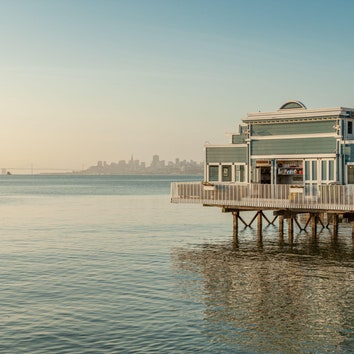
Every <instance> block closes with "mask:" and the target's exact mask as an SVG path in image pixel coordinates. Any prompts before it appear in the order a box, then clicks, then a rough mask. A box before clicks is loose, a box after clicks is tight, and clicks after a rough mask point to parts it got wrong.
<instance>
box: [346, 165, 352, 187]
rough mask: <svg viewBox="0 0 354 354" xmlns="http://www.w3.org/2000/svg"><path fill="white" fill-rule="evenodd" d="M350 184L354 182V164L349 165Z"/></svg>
mask: <svg viewBox="0 0 354 354" xmlns="http://www.w3.org/2000/svg"><path fill="white" fill-rule="evenodd" d="M347 167H348V169H347V173H348V184H354V165H348V166H347Z"/></svg>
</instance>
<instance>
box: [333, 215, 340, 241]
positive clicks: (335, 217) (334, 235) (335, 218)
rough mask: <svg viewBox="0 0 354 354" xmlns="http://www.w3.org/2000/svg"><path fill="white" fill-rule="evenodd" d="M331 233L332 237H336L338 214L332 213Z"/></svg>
mask: <svg viewBox="0 0 354 354" xmlns="http://www.w3.org/2000/svg"><path fill="white" fill-rule="evenodd" d="M332 217H333V235H332V237H333V238H334V239H337V238H338V224H339V218H338V214H333V216H332Z"/></svg>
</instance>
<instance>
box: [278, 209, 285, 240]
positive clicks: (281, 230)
mask: <svg viewBox="0 0 354 354" xmlns="http://www.w3.org/2000/svg"><path fill="white" fill-rule="evenodd" d="M279 241H280V242H281V243H283V242H284V215H279Z"/></svg>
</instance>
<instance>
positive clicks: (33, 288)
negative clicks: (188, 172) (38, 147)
mask: <svg viewBox="0 0 354 354" xmlns="http://www.w3.org/2000/svg"><path fill="white" fill-rule="evenodd" d="M172 180H173V181H178V180H180V181H184V180H196V178H195V177H157V176H155V177H147V176H98V177H94V176H1V178H0V213H1V223H0V240H1V249H0V252H1V257H0V299H1V302H0V315H1V322H0V334H1V337H0V352H3V353H194V352H203V353H296V352H305V353H314V352H316V353H328V352H334V353H350V352H354V308H353V304H354V291H353V290H354V283H353V280H354V248H353V247H352V243H351V229H350V227H349V226H348V225H340V234H339V239H338V242H336V243H335V244H334V243H333V242H331V237H330V231H328V230H324V231H323V232H322V233H321V235H320V237H319V242H317V243H315V244H314V243H312V242H310V241H309V240H310V237H309V236H308V235H306V234H305V233H301V234H297V235H296V237H295V244H294V245H293V246H292V247H291V246H290V245H287V244H286V242H285V244H279V243H278V236H277V228H276V227H273V226H270V227H268V228H266V229H265V231H264V242H263V244H258V243H257V241H256V240H257V236H256V230H254V229H249V228H248V229H245V230H242V231H241V232H240V239H239V241H240V243H239V246H238V247H237V248H236V247H235V246H234V245H233V243H232V220H231V216H230V215H229V214H222V213H221V212H220V210H219V209H217V208H203V207H201V206H198V205H173V204H170V201H169V186H170V182H171V181H172ZM245 217H247V215H246V216H245ZM250 217H252V215H250Z"/></svg>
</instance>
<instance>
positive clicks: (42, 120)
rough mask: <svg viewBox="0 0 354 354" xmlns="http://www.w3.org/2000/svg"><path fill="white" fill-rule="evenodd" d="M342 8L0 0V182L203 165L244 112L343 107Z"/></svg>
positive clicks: (337, 0)
mask: <svg viewBox="0 0 354 354" xmlns="http://www.w3.org/2000/svg"><path fill="white" fill-rule="evenodd" d="M353 13H354V1H351V0H333V1H330V0H296V1H295V0H294V1H292V0H247V1H244V0H240V1H239V0H214V1H211V0H60V1H55V0H0V48H1V51H0V53H1V55H0V117H1V132H0V146H1V153H0V168H9V169H11V168H13V169H17V168H27V167H31V168H37V169H45V168H48V169H49V168H53V169H54V168H57V169H73V170H81V169H82V168H87V167H89V166H92V165H95V164H96V163H97V161H98V160H102V161H107V162H108V163H110V162H118V161H119V160H129V159H130V158H131V156H132V155H133V156H134V159H138V160H140V161H145V162H146V163H147V164H149V163H150V162H151V160H152V156H153V155H154V154H157V155H160V159H163V160H166V161H170V160H171V161H173V160H174V159H175V158H177V157H178V158H180V159H186V160H195V161H202V160H203V151H204V144H205V143H206V142H207V143H211V144H226V143H227V142H228V141H227V137H226V135H225V133H226V132H235V131H237V126H238V124H239V123H240V122H241V120H242V119H243V118H245V117H246V116H247V113H248V112H256V111H273V110H277V109H278V108H279V107H280V106H281V105H282V104H283V103H284V102H286V101H288V100H293V99H296V100H300V101H301V102H303V103H304V104H305V105H306V106H307V107H308V108H321V107H338V106H344V107H354V26H353V15H352V14H353Z"/></svg>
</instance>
